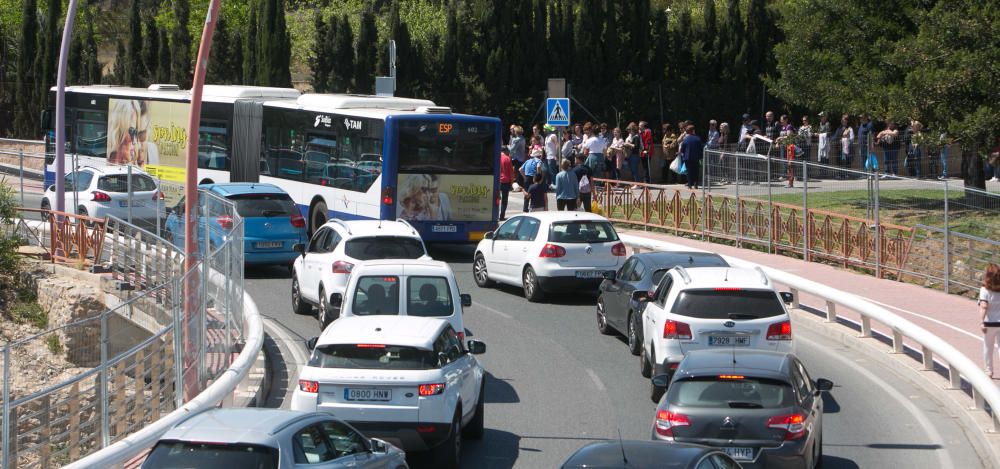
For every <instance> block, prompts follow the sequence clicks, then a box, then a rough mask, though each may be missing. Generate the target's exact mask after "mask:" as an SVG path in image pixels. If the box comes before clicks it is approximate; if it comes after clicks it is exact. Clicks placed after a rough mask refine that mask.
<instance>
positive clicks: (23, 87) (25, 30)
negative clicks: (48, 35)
mask: <svg viewBox="0 0 1000 469" xmlns="http://www.w3.org/2000/svg"><path fill="white" fill-rule="evenodd" d="M37 9H38V4H37V2H36V1H35V0H24V5H23V8H22V9H21V47H20V55H18V57H17V74H16V77H17V82H16V84H15V90H14V98H15V102H16V105H15V113H16V114H15V116H14V119H15V123H14V131H15V132H16V133H17V134H18V135H20V136H22V137H30V136H33V135H35V134H36V133H37V132H35V129H36V128H37V126H36V125H35V116H34V113H33V109H34V102H35V70H36V69H35V67H34V62H35V59H36V57H35V56H36V55H37V54H38V21H37V19H36V10H37Z"/></svg>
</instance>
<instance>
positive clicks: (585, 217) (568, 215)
mask: <svg viewBox="0 0 1000 469" xmlns="http://www.w3.org/2000/svg"><path fill="white" fill-rule="evenodd" d="M520 216H525V217H531V218H537V219H538V220H540V221H546V222H549V223H556V222H561V221H589V220H594V221H608V219H607V218H604V217H602V216H600V215H598V214H596V213H590V212H562V211H543V212H531V213H525V214H523V215H520ZM511 218H513V217H511Z"/></svg>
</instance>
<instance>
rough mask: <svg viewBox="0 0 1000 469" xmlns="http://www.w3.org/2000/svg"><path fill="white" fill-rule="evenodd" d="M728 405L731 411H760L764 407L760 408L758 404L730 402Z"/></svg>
mask: <svg viewBox="0 0 1000 469" xmlns="http://www.w3.org/2000/svg"><path fill="white" fill-rule="evenodd" d="M728 404H729V408H731V409H762V408H764V406H762V405H760V404H758V403H756V402H737V401H730V402H728Z"/></svg>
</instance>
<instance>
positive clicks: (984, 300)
mask: <svg viewBox="0 0 1000 469" xmlns="http://www.w3.org/2000/svg"><path fill="white" fill-rule="evenodd" d="M979 314H980V316H981V317H982V322H983V326H982V330H983V361H984V362H985V363H984V365H986V368H985V370H984V371H986V374H987V375H989V376H990V378H992V377H993V348H994V347H995V346H996V345H997V337H1000V267H998V266H997V265H996V264H992V263H991V264H990V265H989V267H987V268H986V272H985V273H984V274H983V286H982V287H980V288H979Z"/></svg>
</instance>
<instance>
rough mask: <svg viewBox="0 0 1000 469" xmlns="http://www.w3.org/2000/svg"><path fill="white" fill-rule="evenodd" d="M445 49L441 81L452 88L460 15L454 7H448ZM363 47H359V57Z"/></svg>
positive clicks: (454, 78) (456, 69) (456, 65)
mask: <svg viewBox="0 0 1000 469" xmlns="http://www.w3.org/2000/svg"><path fill="white" fill-rule="evenodd" d="M444 34H445V36H444V49H443V51H442V52H441V71H440V75H441V78H443V81H441V83H443V84H444V86H445V88H446V89H452V88H454V86H455V83H456V81H457V79H458V15H457V14H456V13H455V9H454V8H449V9H448V23H447V26H446V29H445V33H444ZM360 57H361V49H358V58H359V59H360Z"/></svg>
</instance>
